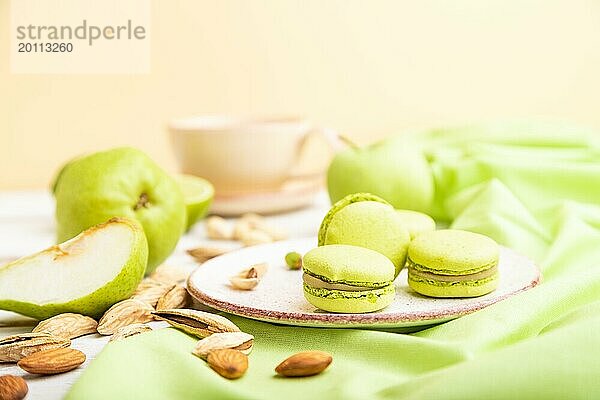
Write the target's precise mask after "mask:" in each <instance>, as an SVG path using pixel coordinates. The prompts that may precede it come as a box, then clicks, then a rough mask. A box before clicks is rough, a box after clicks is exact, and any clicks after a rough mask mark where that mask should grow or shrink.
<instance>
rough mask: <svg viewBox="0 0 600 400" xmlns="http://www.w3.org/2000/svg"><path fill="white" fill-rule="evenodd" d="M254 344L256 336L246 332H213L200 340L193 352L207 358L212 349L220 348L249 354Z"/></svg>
mask: <svg viewBox="0 0 600 400" xmlns="http://www.w3.org/2000/svg"><path fill="white" fill-rule="evenodd" d="M253 345H254V336H252V335H250V334H249V333H245V332H222V333H213V334H212V335H210V336H207V337H205V338H204V339H202V340H200V341H199V342H198V343H197V344H196V347H194V350H192V354H194V355H195V356H198V357H200V358H203V359H206V357H208V354H209V353H210V352H211V351H214V350H218V349H234V350H239V351H241V352H242V353H244V354H249V353H250V352H251V351H252V346H253Z"/></svg>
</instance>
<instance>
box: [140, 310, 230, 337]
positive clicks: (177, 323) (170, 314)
mask: <svg viewBox="0 0 600 400" xmlns="http://www.w3.org/2000/svg"><path fill="white" fill-rule="evenodd" d="M152 314H153V315H154V316H155V317H157V318H158V319H160V320H163V321H167V322H168V323H169V324H171V326H173V327H175V328H177V329H180V330H182V331H184V332H186V333H189V334H190V335H194V336H197V337H199V338H205V337H207V336H210V335H212V334H213V333H221V332H239V331H240V328H238V327H237V326H236V325H235V324H234V323H233V322H231V321H230V320H228V319H227V318H225V317H222V316H220V315H217V314H212V313H208V312H204V311H199V310H191V309H188V308H180V309H175V310H157V311H154V312H153V313H152Z"/></svg>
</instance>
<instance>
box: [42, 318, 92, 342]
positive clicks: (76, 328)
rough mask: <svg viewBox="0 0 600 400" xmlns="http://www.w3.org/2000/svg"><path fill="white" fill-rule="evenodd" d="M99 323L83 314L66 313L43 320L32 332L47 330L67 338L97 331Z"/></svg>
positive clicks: (46, 331)
mask: <svg viewBox="0 0 600 400" xmlns="http://www.w3.org/2000/svg"><path fill="white" fill-rule="evenodd" d="M97 327H98V323H97V322H96V321H95V320H94V319H93V318H90V317H87V316H85V315H81V314H73V313H64V314H58V315H55V316H54V317H52V318H48V319H45V320H43V321H41V322H40V323H39V324H37V326H36V327H35V328H33V330H32V332H34V333H39V332H45V333H49V334H51V335H54V336H58V337H61V338H65V339H75V338H77V337H79V336H83V335H89V334H92V333H96V328H97Z"/></svg>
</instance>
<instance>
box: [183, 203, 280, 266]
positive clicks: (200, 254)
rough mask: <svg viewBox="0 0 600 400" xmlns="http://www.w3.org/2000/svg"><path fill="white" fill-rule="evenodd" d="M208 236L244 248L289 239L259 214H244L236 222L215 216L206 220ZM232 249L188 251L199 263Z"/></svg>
mask: <svg viewBox="0 0 600 400" xmlns="http://www.w3.org/2000/svg"><path fill="white" fill-rule="evenodd" d="M205 225H206V236H207V237H208V238H209V239H211V240H235V241H239V242H241V243H242V244H243V245H244V246H254V245H257V244H263V243H271V242H276V241H278V240H284V239H286V238H287V233H285V232H284V231H282V230H280V229H278V228H276V227H274V226H272V225H270V224H269V223H268V222H267V221H266V220H265V218H264V217H262V216H260V215H258V214H253V213H249V214H244V215H242V216H241V217H240V218H239V219H237V220H236V221H235V222H233V224H232V223H230V222H229V221H227V220H226V219H225V218H222V217H219V216H216V215H213V216H211V217H208V218H207V219H206V223H205ZM231 250H232V249H231V248H222V247H214V246H202V247H197V248H194V249H190V250H188V254H189V255H190V256H192V257H194V259H196V261H198V262H199V263H203V262H205V261H208V260H210V259H211V258H213V257H216V256H220V255H221V254H225V253H227V252H229V251H231Z"/></svg>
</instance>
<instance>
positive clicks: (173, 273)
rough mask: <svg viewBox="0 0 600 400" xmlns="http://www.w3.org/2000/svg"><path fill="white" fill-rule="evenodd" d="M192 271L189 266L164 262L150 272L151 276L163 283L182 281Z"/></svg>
mask: <svg viewBox="0 0 600 400" xmlns="http://www.w3.org/2000/svg"><path fill="white" fill-rule="evenodd" d="M190 272H191V271H190V268H187V267H183V266H180V265H171V264H162V265H160V266H159V267H158V268H156V270H154V272H153V273H152V274H150V278H152V279H154V280H155V281H160V282H163V283H182V282H184V281H185V280H186V279H187V278H188V277H189V276H190Z"/></svg>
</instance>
